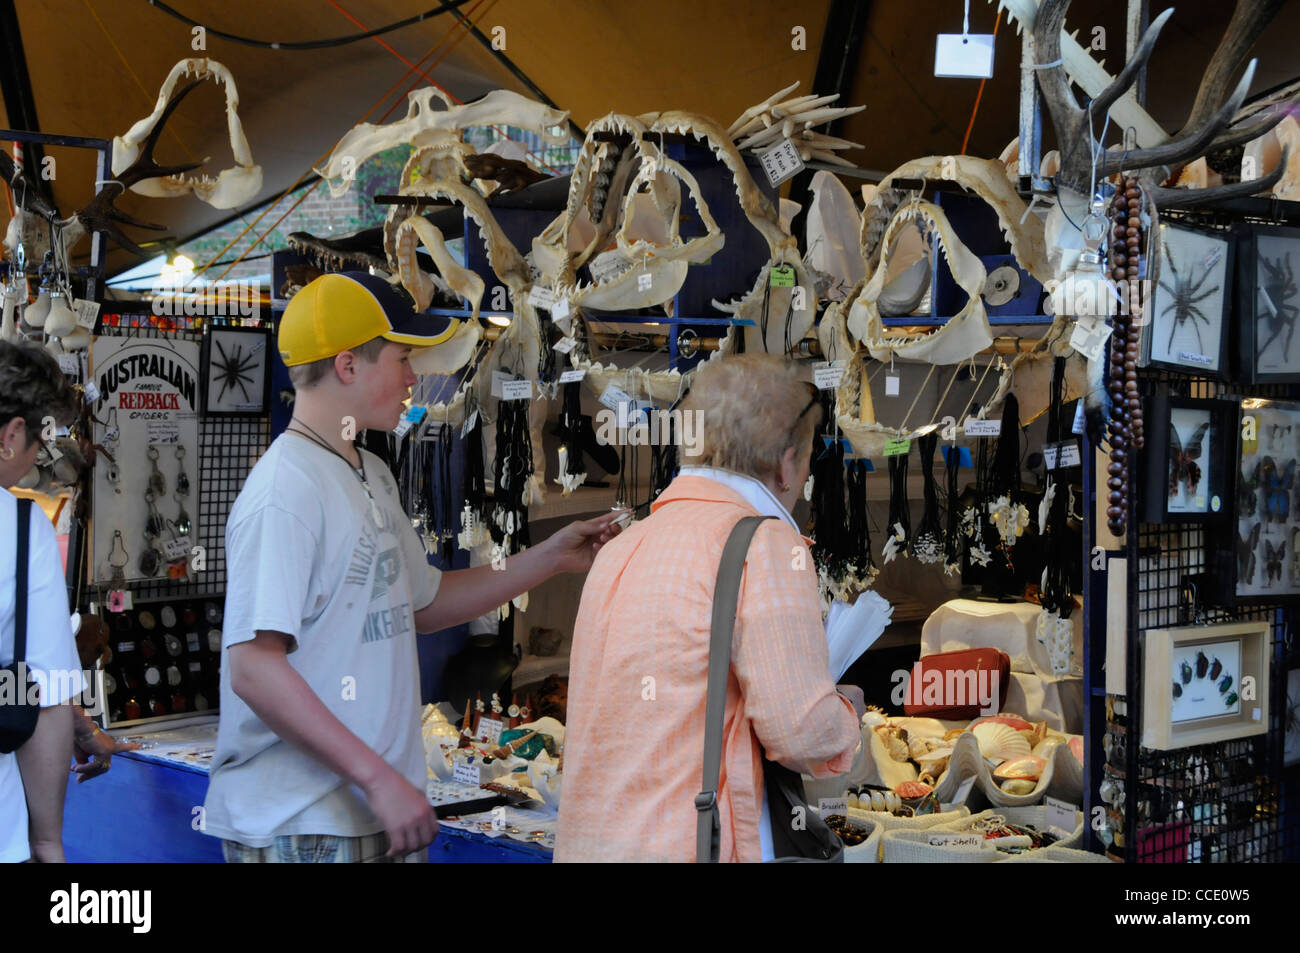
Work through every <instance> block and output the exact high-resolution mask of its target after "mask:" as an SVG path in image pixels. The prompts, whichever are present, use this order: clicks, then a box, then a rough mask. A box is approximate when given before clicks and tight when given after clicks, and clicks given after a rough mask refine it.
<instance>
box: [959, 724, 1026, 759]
mask: <svg viewBox="0 0 1300 953" xmlns="http://www.w3.org/2000/svg"><path fill="white" fill-rule="evenodd" d="M971 733H972V734H974V735H975V740H976V741H978V742H979V746H980V754H982V755H983V756H984V757H986V758H988V759H989V760H991V761H994V762H996V763H1001V762H1003V761H1010V760H1011V759H1012V758H1023V757H1025V756H1026V755H1028V754H1029V742H1028V741H1026V740H1025V737H1024V736H1023V735H1022V734H1020V732H1018V731H1016V729H1014V728H1012V727H1011V726H1010V725H1003V724H997V723H992V724H990V723H985V724H982V725H976V726H975V727H974V728H972V729H971Z"/></svg>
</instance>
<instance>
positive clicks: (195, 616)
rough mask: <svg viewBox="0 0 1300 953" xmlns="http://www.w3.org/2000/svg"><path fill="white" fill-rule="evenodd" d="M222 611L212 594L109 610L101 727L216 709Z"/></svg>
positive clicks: (219, 674) (219, 673)
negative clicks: (112, 611)
mask: <svg viewBox="0 0 1300 953" xmlns="http://www.w3.org/2000/svg"><path fill="white" fill-rule="evenodd" d="M222 616H223V607H222V604H221V601H220V600H216V599H185V600H179V601H175V602H151V603H137V604H136V605H135V607H134V608H132V609H131V610H130V611H127V612H123V613H118V614H114V615H111V616H110V617H109V619H108V624H109V632H110V634H109V650H110V655H109V659H108V662H107V663H105V665H104V725H105V727H108V726H115V725H122V724H133V723H136V722H141V721H148V720H150V719H157V718H165V717H169V716H178V715H191V714H194V713H196V712H205V711H216V710H217V707H218V704H219V701H220V697H221V696H220V688H221V671H220V665H221V623H222Z"/></svg>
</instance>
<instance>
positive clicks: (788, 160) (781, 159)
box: [758, 139, 803, 188]
mask: <svg viewBox="0 0 1300 953" xmlns="http://www.w3.org/2000/svg"><path fill="white" fill-rule="evenodd" d="M758 161H759V162H760V163H762V165H763V172H764V174H765V175H766V176H767V181H768V184H769V185H771V186H772V187H773V188H775V187H776V186H778V185H780V184H781V183H782V182H784V181H785V180H786V179H788V178H790V177H791V176H794V175H798V174H799V173H800V172H802V171H803V159H801V158H799V150H798V149H796V148H795V147H794V143H793V142H791V141H790V140H789V139H782V140H781V142H780V143H779V144H777V145H776V146H773V147H772V148H771V149H768V150H767V151H766V152H760V153H759V154H758Z"/></svg>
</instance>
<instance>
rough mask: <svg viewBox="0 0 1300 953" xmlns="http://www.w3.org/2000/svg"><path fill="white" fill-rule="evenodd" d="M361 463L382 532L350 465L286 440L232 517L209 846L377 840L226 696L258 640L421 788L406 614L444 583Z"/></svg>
mask: <svg viewBox="0 0 1300 953" xmlns="http://www.w3.org/2000/svg"><path fill="white" fill-rule="evenodd" d="M360 453H361V456H362V459H363V461H364V465H365V472H366V478H367V482H368V483H369V485H370V490H371V493H372V494H373V495H374V499H375V502H376V503H377V504H378V508H379V514H380V524H381V525H376V522H375V519H374V517H373V516H372V512H371V511H372V508H371V505H370V500H369V498H368V497H367V496H366V492H365V489H364V488H363V487H362V485H361V481H360V480H359V479H358V475H357V472H356V471H355V470H353V469H352V467H351V466H350V465H349V464H348V463H347V461H345V460H343V459H342V458H341V457H339V456H336V455H335V454H334V453H332V452H330V451H329V450H327V449H326V448H324V447H322V446H320V445H318V444H316V443H314V442H312V441H310V440H308V439H306V438H303V437H300V436H297V435H295V434H292V433H285V434H282V435H281V436H280V437H278V438H277V439H276V440H275V441H274V442H273V443H272V444H271V447H270V448H269V449H268V450H267V452H266V454H265V455H264V456H263V457H262V459H261V460H259V461H258V462H257V464H256V465H255V466H254V467H253V470H252V472H251V473H250V474H249V476H248V480H247V482H246V483H245V484H244V488H243V489H242V490H241V491H240V493H239V497H238V499H237V500H236V501H235V505H234V508H233V509H232V510H231V513H230V518H229V520H228V521H227V523H226V579H227V585H226V609H225V617H224V628H223V630H222V650H223V653H224V654H223V658H222V666H221V710H220V722H219V727H218V732H217V749H216V753H215V754H214V756H213V759H212V769H211V783H210V785H209V787H208V795H207V802H206V806H205V812H204V830H205V831H206V832H207V833H208V834H212V835H214V836H217V837H222V838H225V839H228V840H234V841H238V842H240V843H243V844H247V845H249V846H252V847H266V846H269V845H270V844H271V842H272V841H273V839H274V838H275V837H278V836H283V835H290V834H334V835H340V836H346V837H358V836H362V835H366V834H374V833H378V832H379V831H381V830H383V825H382V824H380V822H379V820H378V819H377V818H376V817H375V815H374V813H373V812H372V811H371V810H370V808H369V807H368V806H367V804H366V801H365V798H364V797H363V796H362V793H361V791H360V790H359V789H358V788H356V787H354V786H352V785H351V784H349V783H347V782H346V781H344V780H343V779H342V778H341V777H339V776H338V775H337V774H335V773H334V772H333V771H331V770H329V769H328V768H326V767H325V766H324V765H323V764H321V763H319V762H318V761H316V760H314V759H313V758H312V757H310V756H309V755H307V754H305V753H303V752H302V751H300V750H299V749H297V748H295V747H293V746H292V745H291V744H289V743H288V742H286V741H283V740H281V739H280V738H279V736H277V735H276V734H275V732H273V731H272V730H271V729H270V728H268V727H267V726H266V725H265V724H264V723H263V722H262V720H261V719H260V718H258V716H257V715H256V714H254V713H253V711H252V710H251V709H250V708H249V707H248V705H247V704H246V703H245V702H244V701H243V700H241V699H240V698H239V696H237V695H236V694H235V693H234V691H233V690H232V689H231V687H230V680H229V664H228V661H229V653H228V650H229V648H230V646H232V645H237V644H238V643H240V642H247V641H251V640H252V639H253V637H254V634H255V633H256V632H257V631H258V630H259V629H265V630H273V631H277V632H284V633H286V634H288V635H290V636H292V637H293V643H292V645H291V646H290V651H289V655H288V660H289V664H290V665H292V666H293V667H294V668H295V669H296V670H297V671H298V673H299V674H300V675H302V677H303V678H304V680H305V681H306V682H307V684H308V685H310V686H311V688H312V691H314V692H315V693H316V695H317V696H318V697H319V698H320V700H321V701H322V702H324V703H325V706H326V707H327V708H328V709H329V710H330V711H331V712H332V713H333V714H334V715H335V716H337V717H338V719H339V720H340V721H341V722H343V724H344V725H346V726H347V727H348V729H349V730H351V731H352V732H353V733H354V734H355V735H356V736H357V737H358V738H360V739H361V740H362V741H363V742H365V744H366V745H367V746H368V747H369V748H371V749H372V750H373V751H375V752H376V753H377V754H378V755H379V756H380V757H381V758H383V759H384V761H386V762H387V763H388V764H389V765H391V766H392V767H393V768H395V769H396V770H397V771H398V772H399V773H400V774H402V775H403V776H404V777H406V778H407V780H409V781H410V782H411V783H412V784H414V785H415V786H416V787H417V788H419V789H420V790H421V791H423V790H424V789H425V783H426V777H427V775H426V768H425V760H424V744H423V741H422V740H421V736H420V724H419V714H420V686H419V669H418V664H417V655H416V644H415V621H414V616H413V614H414V612H416V611H417V610H419V609H423V608H424V607H425V606H427V605H429V604H430V603H431V602H433V599H434V596H436V595H437V593H438V585H439V583H440V581H441V578H442V575H441V573H440V572H439V571H438V570H437V569H436V568H434V567H433V566H430V565H429V563H428V560H427V558H426V555H425V549H424V544H423V543H422V542H421V541H420V538H419V536H417V535H416V533H415V530H414V528H413V527H412V525H411V521H410V519H409V518H408V517H407V516H406V514H405V513H404V512H403V511H402V508H401V505H400V503H399V501H398V494H397V485H396V484H395V483H394V481H393V478H392V475H391V474H390V473H389V472H388V468H387V467H386V466H385V465H384V463H383V461H382V460H380V459H379V458H378V457H376V456H375V455H374V454H371V453H368V452H366V451H364V450H362V451H360Z"/></svg>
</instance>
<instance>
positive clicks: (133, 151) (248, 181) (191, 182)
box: [112, 58, 262, 208]
mask: <svg viewBox="0 0 1300 953" xmlns="http://www.w3.org/2000/svg"><path fill="white" fill-rule="evenodd" d="M191 76H194V77H198V78H200V79H211V80H215V81H216V82H217V83H218V84H219V85H221V86H224V87H225V90H226V127H227V129H228V131H229V133H230V149H231V152H232V153H233V154H234V157H235V165H233V166H231V167H230V168H228V169H225V170H223V171H222V172H221V173H220V174H218V175H217V176H216V178H213V177H211V176H198V177H194V178H190V177H188V176H186V175H184V174H182V175H169V176H165V177H160V178H150V179H143V180H141V181H140V182H137V183H136V184H135V185H133V186H131V189H132V191H134V192H138V193H140V194H141V195H148V196H150V197H152V198H158V199H170V198H178V197H180V196H182V195H188V194H190V193H191V192H192V193H193V194H194V195H195V196H197V197H198V198H200V199H202V200H203V201H204V202H207V203H208V204H209V205H211V206H212V207H213V208H235V207H236V206H239V205H243V204H245V203H246V202H248V201H249V200H250V199H252V198H253V196H255V195H256V194H257V193H258V191H259V190H260V189H261V188H262V167H261V166H260V165H256V164H254V162H253V153H252V150H251V149H249V147H248V139H247V138H245V136H244V126H243V124H242V123H241V122H240V121H239V90H238V89H236V87H235V79H234V77H233V76H231V75H230V70H228V69H226V67H224V66H223V65H221V64H220V63H218V62H217V61H216V60H210V59H207V58H198V59H186V60H181V61H180V62H179V63H177V64H176V65H175V66H173V67H172V69H171V72H170V73H168V74H167V79H166V80H164V81H163V84H162V88H161V89H159V90H158V101H157V103H156V104H155V106H154V110H153V112H152V113H150V114H149V115H148V116H146V117H145V118H144V119H141V120H140V121H139V122H137V123H136V124H135V125H134V126H132V127H131V128H130V129H128V130H127V132H126V135H124V136H115V137H114V138H113V163H112V169H113V174H114V175H116V174H117V173H119V172H121V171H122V170H123V169H125V168H127V167H128V166H130V165H131V163H132V162H134V161H135V160H136V158H137V157H138V156H139V155H140V147H141V144H142V143H144V141H145V140H146V139H148V138H149V133H151V132H152V131H153V128H154V126H155V125H156V124H157V123H158V121H159V120H160V119H161V118H162V115H163V113H164V111H165V110H166V109H167V103H168V102H169V101H170V99H171V96H172V93H173V91H174V90H175V88H176V84H177V83H179V82H180V81H181V80H182V79H188V78H189V77H191Z"/></svg>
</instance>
